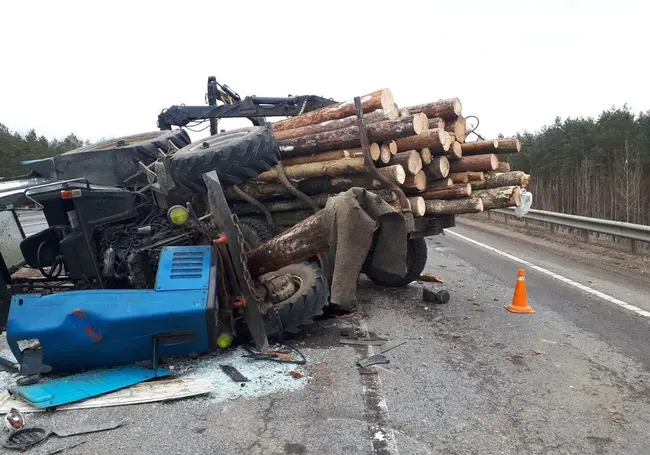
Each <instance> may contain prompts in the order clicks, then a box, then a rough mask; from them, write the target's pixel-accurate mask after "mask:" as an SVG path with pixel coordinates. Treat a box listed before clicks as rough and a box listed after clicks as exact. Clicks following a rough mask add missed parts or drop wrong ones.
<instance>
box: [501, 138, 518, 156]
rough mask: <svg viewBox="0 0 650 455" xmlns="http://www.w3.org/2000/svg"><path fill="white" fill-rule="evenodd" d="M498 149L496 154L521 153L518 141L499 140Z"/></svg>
mask: <svg viewBox="0 0 650 455" xmlns="http://www.w3.org/2000/svg"><path fill="white" fill-rule="evenodd" d="M498 142H499V149H498V150H497V152H496V153H519V152H521V143H520V142H519V139H499V140H498Z"/></svg>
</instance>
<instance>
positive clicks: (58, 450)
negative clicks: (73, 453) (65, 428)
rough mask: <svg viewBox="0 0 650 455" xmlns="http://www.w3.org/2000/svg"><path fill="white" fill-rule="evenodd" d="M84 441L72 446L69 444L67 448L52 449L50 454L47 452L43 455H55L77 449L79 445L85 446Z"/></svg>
mask: <svg viewBox="0 0 650 455" xmlns="http://www.w3.org/2000/svg"><path fill="white" fill-rule="evenodd" d="M85 443H86V441H80V442H76V443H74V444H70V445H69V446H63V447H59V448H58V449H54V450H52V451H51V452H47V453H46V454H44V455H56V454H57V453H61V452H65V451H66V450H70V449H74V448H75V447H79V446H80V445H81V444H85Z"/></svg>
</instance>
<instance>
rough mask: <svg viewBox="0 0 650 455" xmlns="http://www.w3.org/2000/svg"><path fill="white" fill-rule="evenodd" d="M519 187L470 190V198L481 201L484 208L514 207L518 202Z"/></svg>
mask: <svg viewBox="0 0 650 455" xmlns="http://www.w3.org/2000/svg"><path fill="white" fill-rule="evenodd" d="M520 192H521V188H520V187H518V186H504V187H501V188H492V189H489V190H477V191H473V192H472V196H471V198H472V199H480V200H482V201H483V207H484V208H485V210H492V209H504V208H506V207H515V206H516V205H518V204H519V194H520Z"/></svg>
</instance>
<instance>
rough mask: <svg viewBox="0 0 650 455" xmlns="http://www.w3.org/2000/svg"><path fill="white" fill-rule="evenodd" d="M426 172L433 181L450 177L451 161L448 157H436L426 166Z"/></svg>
mask: <svg viewBox="0 0 650 455" xmlns="http://www.w3.org/2000/svg"><path fill="white" fill-rule="evenodd" d="M424 172H425V173H426V174H427V175H429V176H430V177H431V179H433V180H437V179H444V178H446V177H447V176H448V175H449V159H448V158H447V157H446V156H436V157H435V158H432V159H431V163H429V164H428V165H426V166H424Z"/></svg>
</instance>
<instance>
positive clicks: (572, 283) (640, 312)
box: [445, 229, 650, 318]
mask: <svg viewBox="0 0 650 455" xmlns="http://www.w3.org/2000/svg"><path fill="white" fill-rule="evenodd" d="M445 233H447V234H451V235H453V236H456V237H458V238H460V239H463V240H465V241H466V242H470V243H473V244H474V245H478V246H480V247H481V248H485V249H486V250H488V251H491V252H493V253H496V254H499V255H501V256H503V257H506V258H508V259H511V260H513V261H515V262H519V263H521V264H524V265H526V266H528V267H530V268H531V269H533V270H536V271H538V272H541V273H543V274H545V275H548V276H550V277H553V278H555V279H556V280H558V281H561V282H562V283H565V284H568V285H570V286H573V287H575V288H578V289H580V290H581V291H584V292H586V293H588V294H591V295H595V296H597V297H600V298H601V299H603V300H605V301H607V302H610V303H613V304H615V305H618V306H620V307H621V308H625V309H626V310H628V311H632V312H633V313H636V314H638V315H639V316H643V317H646V318H650V311H646V310H643V309H641V308H639V307H636V306H634V305H631V304H629V303H627V302H624V301H622V300H619V299H617V298H616V297H612V296H611V295H607V294H605V293H604V292H600V291H597V290H596V289H593V288H590V287H589V286H585V285H584V284H581V283H578V282H576V281H573V280H572V279H569V278H567V277H565V276H562V275H560V274H557V273H555V272H551V271H550V270H547V269H545V268H544V267H540V266H538V265H535V264H533V263H532V262H529V261H526V260H525V259H521V258H518V257H517V256H513V255H512V254H508V253H506V252H504V251H501V250H498V249H496V248H494V247H491V246H490V245H486V244H485V243H481V242H478V241H476V240H474V239H470V238H469V237H465V236H464V235H461V234H458V233H457V232H453V231H450V230H447V229H445Z"/></svg>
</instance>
